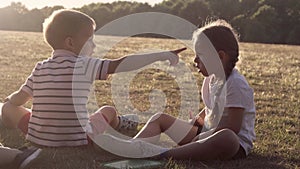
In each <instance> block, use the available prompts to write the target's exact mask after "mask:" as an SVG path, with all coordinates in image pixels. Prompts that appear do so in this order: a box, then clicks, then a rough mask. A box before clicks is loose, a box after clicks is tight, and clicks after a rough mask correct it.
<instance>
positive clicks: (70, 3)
mask: <svg viewBox="0 0 300 169" xmlns="http://www.w3.org/2000/svg"><path fill="white" fill-rule="evenodd" d="M114 1H118V0H50V1H49V0H0V8H3V7H6V6H9V5H10V4H11V2H21V3H22V4H24V5H25V6H26V7H27V8H28V9H33V8H43V7H45V6H55V5H62V6H64V7H66V8H73V7H82V6H83V5H86V4H90V3H93V2H94V3H98V2H102V3H107V2H109V3H110V2H114ZM126 1H135V2H147V3H148V4H150V5H154V4H156V3H159V2H162V1H163V0H126Z"/></svg>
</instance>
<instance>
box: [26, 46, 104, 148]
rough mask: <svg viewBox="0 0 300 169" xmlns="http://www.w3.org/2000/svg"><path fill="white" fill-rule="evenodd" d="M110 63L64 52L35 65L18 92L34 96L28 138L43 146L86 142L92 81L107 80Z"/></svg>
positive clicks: (54, 54)
mask: <svg viewBox="0 0 300 169" xmlns="http://www.w3.org/2000/svg"><path fill="white" fill-rule="evenodd" d="M108 65H109V60H102V59H98V58H91V57H80V56H79V57H78V56H77V55H76V54H74V53H72V52H70V51H66V50H56V51H54V52H53V56H52V57H51V58H49V59H47V60H44V61H42V62H39V63H37V64H36V66H35V68H34V70H33V72H32V73H31V75H30V76H29V77H28V79H27V81H26V82H25V84H24V85H23V86H22V87H21V90H23V91H25V92H27V93H28V94H30V95H31V96H32V97H33V105H32V116H31V118H30V121H29V127H28V134H27V137H26V138H27V139H28V140H29V141H31V142H33V143H36V144H38V145H43V146H50V147H57V146H80V145H86V144H87V143H88V140H87V134H86V132H85V129H84V128H85V125H86V123H87V122H88V112H87V108H86V104H87V101H88V96H89V93H90V88H91V85H92V84H93V81H94V80H105V79H106V78H107V70H108Z"/></svg>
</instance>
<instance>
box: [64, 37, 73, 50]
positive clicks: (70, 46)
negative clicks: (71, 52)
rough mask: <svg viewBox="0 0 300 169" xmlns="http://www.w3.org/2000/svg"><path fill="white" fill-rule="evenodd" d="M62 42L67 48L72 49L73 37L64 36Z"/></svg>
mask: <svg viewBox="0 0 300 169" xmlns="http://www.w3.org/2000/svg"><path fill="white" fill-rule="evenodd" d="M64 44H65V46H66V47H67V48H68V49H73V47H74V43H73V39H72V38H71V37H66V39H65V41H64Z"/></svg>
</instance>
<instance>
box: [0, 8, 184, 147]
mask: <svg viewBox="0 0 300 169" xmlns="http://www.w3.org/2000/svg"><path fill="white" fill-rule="evenodd" d="M95 27H96V24H95V21H94V20H93V19H92V18H91V17H89V16H87V15H86V14H84V13H81V12H79V11H75V10H68V9H62V10H58V11H55V12H54V13H53V14H52V15H51V16H50V17H49V18H47V19H46V20H45V22H44V24H43V34H44V38H45V41H46V42H47V43H48V44H49V45H50V46H51V48H52V49H53V53H52V56H51V57H50V58H48V59H47V60H44V61H42V62H39V63H37V64H36V66H35V68H34V69H33V71H32V73H31V75H30V76H29V77H28V79H27V80H26V82H25V83H24V84H23V85H22V86H21V88H20V89H19V90H18V91H16V92H15V93H13V94H11V95H10V96H8V97H7V98H6V99H5V103H4V105H3V108H2V120H3V123H4V124H5V125H6V126H8V127H13V128H16V127H18V128H20V129H21V130H22V131H23V132H24V133H25V134H27V135H26V138H27V140H29V141H31V142H33V143H35V144H38V145H42V146H50V147H58V146H80V145H86V144H88V137H87V132H92V133H94V134H99V133H103V132H104V130H105V129H106V128H107V126H108V125H110V126H111V127H113V128H118V127H122V124H121V123H120V121H124V119H121V118H119V117H118V115H117V112H116V110H115V108H113V107H110V106H105V107H102V108H100V109H99V110H98V111H97V112H96V113H94V114H93V115H91V116H90V117H89V118H88V113H87V108H86V104H87V101H88V95H89V92H90V87H91V85H92V84H93V81H94V80H105V79H106V78H107V76H108V75H109V74H113V73H117V72H125V71H131V70H136V69H139V68H141V67H143V66H146V65H148V64H151V63H153V62H156V61H165V60H169V61H170V63H171V65H175V64H176V63H177V62H178V60H179V58H178V55H177V54H178V53H180V52H181V51H183V50H185V49H179V50H175V51H166V52H159V53H150V54H142V55H131V56H125V57H122V58H120V59H115V60H108V59H106V60H104V59H98V58H91V57H88V56H90V55H91V54H92V53H93V50H94V48H95V44H94V42H93V36H94V30H95ZM30 99H32V100H33V104H32V109H31V110H29V109H26V108H24V107H23V106H22V105H23V104H25V103H26V102H27V101H29V100H30ZM133 126H136V125H133Z"/></svg>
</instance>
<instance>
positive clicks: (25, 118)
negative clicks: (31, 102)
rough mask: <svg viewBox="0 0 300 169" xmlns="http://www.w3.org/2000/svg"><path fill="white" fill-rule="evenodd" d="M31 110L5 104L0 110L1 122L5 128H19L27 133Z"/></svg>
mask: <svg viewBox="0 0 300 169" xmlns="http://www.w3.org/2000/svg"><path fill="white" fill-rule="evenodd" d="M30 115H31V110H29V109H27V108H25V107H23V106H15V105H13V104H11V103H9V102H5V103H4V104H3V105H2V109H1V120H2V122H3V124H4V125H5V126H6V127H9V128H17V127H18V128H19V129H21V130H22V131H23V132H24V133H25V134H26V133H27V129H28V123H29V118H30Z"/></svg>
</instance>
